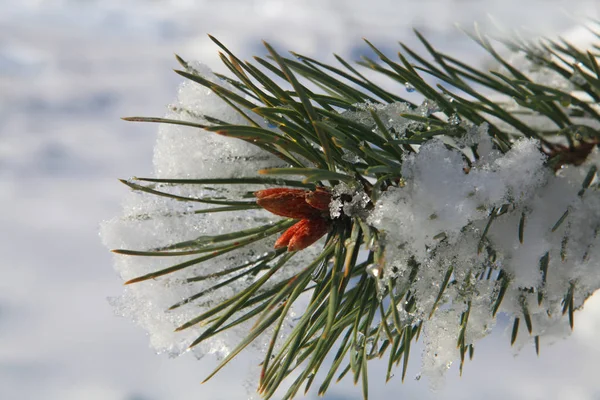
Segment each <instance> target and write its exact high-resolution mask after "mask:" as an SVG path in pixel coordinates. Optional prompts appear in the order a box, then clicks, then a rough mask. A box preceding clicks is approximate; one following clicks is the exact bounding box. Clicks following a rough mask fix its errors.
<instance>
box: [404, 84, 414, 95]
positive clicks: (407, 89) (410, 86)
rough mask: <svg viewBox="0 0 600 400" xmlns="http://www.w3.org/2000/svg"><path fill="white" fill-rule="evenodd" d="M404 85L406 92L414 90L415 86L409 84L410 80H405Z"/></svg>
mask: <svg viewBox="0 0 600 400" xmlns="http://www.w3.org/2000/svg"><path fill="white" fill-rule="evenodd" d="M404 87H405V88H406V91H407V92H408V93H412V92H414V91H415V87H414V86H413V85H411V84H410V82H406V83H405V84H404Z"/></svg>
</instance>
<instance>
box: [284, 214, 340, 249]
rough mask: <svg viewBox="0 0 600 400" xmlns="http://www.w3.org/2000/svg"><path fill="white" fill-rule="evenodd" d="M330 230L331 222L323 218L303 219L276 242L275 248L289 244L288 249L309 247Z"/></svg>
mask: <svg viewBox="0 0 600 400" xmlns="http://www.w3.org/2000/svg"><path fill="white" fill-rule="evenodd" d="M328 230H329V223H328V222H327V221H326V220H324V219H323V218H315V219H303V220H301V221H300V222H297V223H296V224H294V225H292V226H291V227H290V228H288V230H287V231H285V232H284V233H283V235H281V237H280V238H279V239H277V241H276V242H275V246H274V247H275V248H276V249H279V248H281V247H285V246H287V248H288V251H298V250H302V249H305V248H307V247H308V246H310V245H311V244H313V243H314V242H316V241H317V240H319V239H320V238H321V237H322V236H323V235H324V234H326V233H327V231H328Z"/></svg>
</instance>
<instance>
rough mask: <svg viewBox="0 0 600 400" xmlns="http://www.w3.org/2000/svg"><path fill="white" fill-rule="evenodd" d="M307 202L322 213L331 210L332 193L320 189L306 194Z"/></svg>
mask: <svg viewBox="0 0 600 400" xmlns="http://www.w3.org/2000/svg"><path fill="white" fill-rule="evenodd" d="M306 202H307V203H308V204H310V205H311V206H312V207H314V208H316V209H319V210H321V211H325V210H329V203H330V202H331V193H329V192H328V191H327V190H325V189H323V188H320V187H318V188H317V190H315V191H312V192H308V193H307V194H306Z"/></svg>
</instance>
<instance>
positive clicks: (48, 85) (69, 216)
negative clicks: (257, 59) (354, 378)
mask: <svg viewBox="0 0 600 400" xmlns="http://www.w3.org/2000/svg"><path fill="white" fill-rule="evenodd" d="M488 14H489V15H492V16H493V17H494V18H495V19H497V20H498V21H501V22H502V23H503V24H505V25H507V26H508V27H512V28H520V29H523V32H524V33H525V35H530V36H535V35H539V34H543V35H551V36H552V35H558V34H562V35H565V36H567V37H570V38H575V39H577V38H578V37H579V33H581V32H582V31H581V30H577V26H578V20H577V19H575V18H574V17H593V18H600V2H597V1H574V0H571V1H558V0H556V1H552V0H546V1H532V0H520V1H514V0H510V1H509V0H507V1H491V0H490V1H475V0H454V1H450V0H448V1H442V0H439V1H425V0H411V1H392V0H370V1H365V0H362V1H361V0H346V1H342V0H339V1H336V0H295V1H285V0H245V1H240V0H221V1H201V0H197V1H193V0H147V1H144V0H121V1H119V0H105V1H94V0H0V201H1V202H0V204H1V205H2V207H1V208H0V254H1V255H2V262H1V264H0V265H1V266H0V268H1V277H0V399H1V400H30V399H31V400H33V399H35V400H38V399H43V400H71V399H73V400H75V399H77V400H79V399H82V400H95V399H98V400H163V399H164V400H166V399H169V400H188V399H205V400H221V399H222V400H225V399H235V400H237V399H246V398H247V397H248V396H247V394H246V388H245V387H244V384H243V378H244V377H245V376H246V374H247V370H248V368H249V367H250V366H248V365H246V364H244V362H243V360H241V361H240V362H237V363H234V366H232V367H230V368H228V369H225V370H224V371H223V372H222V373H221V374H219V375H217V377H216V378H214V379H213V380H212V381H210V382H209V383H207V384H204V385H200V381H201V380H202V379H203V378H204V377H205V376H206V375H207V373H208V372H210V370H211V368H212V367H214V365H215V360H213V359H210V358H209V357H205V358H204V359H202V360H201V361H197V360H195V359H194V358H193V357H191V356H190V357H186V356H184V357H181V358H178V359H174V360H171V359H168V358H167V357H164V356H157V355H155V354H153V352H152V351H151V350H150V349H149V348H148V343H147V340H146V338H145V336H144V332H143V331H142V330H141V329H140V328H138V327H136V326H135V325H134V324H133V323H131V322H130V321H127V320H125V319H122V318H117V317H115V316H114V315H113V312H112V310H111V308H110V306H109V305H108V303H107V301H106V297H107V296H115V295H118V294H120V292H121V290H122V289H121V282H120V280H119V278H118V277H117V275H116V273H115V272H114V271H113V269H112V256H111V255H110V254H109V253H108V252H107V250H106V249H105V248H104V247H103V246H102V245H101V242H100V240H99V238H98V224H99V222H100V221H101V220H105V219H108V218H111V217H113V216H115V215H117V214H119V213H120V202H121V199H122V198H123V197H124V194H125V193H126V191H127V188H126V187H124V186H122V185H120V184H119V183H118V182H117V180H116V179H117V178H119V177H129V176H132V175H136V174H137V175H148V174H149V173H150V172H151V171H152V165H151V163H152V147H153V144H154V137H155V132H156V128H157V127H156V126H152V125H145V124H131V123H125V122H123V121H121V120H119V117H121V116H129V115H148V116H160V115H162V114H163V113H164V107H165V105H167V104H168V103H169V102H171V101H172V100H173V99H174V98H175V94H176V85H177V83H178V82H179V81H180V78H179V77H178V76H177V75H175V74H174V73H172V72H171V69H172V68H174V67H177V64H176V62H175V60H174V58H173V56H172V55H173V53H174V52H176V53H178V54H181V55H182V56H184V57H185V58H187V59H198V60H201V61H203V62H204V63H206V64H208V65H209V66H211V67H212V68H213V69H215V70H222V68H221V67H220V65H219V62H218V58H217V53H216V47H215V46H214V45H213V44H212V43H211V42H210V41H209V40H208V38H207V37H206V33H211V34H213V35H215V36H216V37H217V38H219V39H220V40H221V41H222V42H223V43H225V44H226V45H227V46H228V47H229V48H230V49H231V50H232V51H234V52H235V53H236V54H237V55H239V56H240V57H241V58H249V57H250V56H251V55H253V54H260V55H263V54H264V50H263V49H262V47H261V45H260V40H261V39H265V40H267V41H270V42H271V43H272V44H274V45H276V46H277V48H278V49H280V50H282V51H283V50H286V49H290V50H294V51H297V52H299V53H303V54H306V55H308V56H312V57H315V58H319V59H324V60H328V61H331V59H332V57H331V55H330V53H332V52H336V53H338V54H340V55H342V56H344V57H346V58H349V59H356V58H358V56H360V54H362V53H363V52H364V51H365V46H364V45H363V44H362V42H361V37H367V38H369V39H370V40H372V41H373V42H374V43H375V44H376V45H378V46H380V47H381V48H384V49H387V50H388V51H390V52H392V51H394V50H395V49H396V48H397V45H396V41H397V40H401V41H403V42H405V43H407V44H409V45H415V44H416V40H415V38H414V36H413V35H412V33H411V29H412V28H413V27H416V28H419V29H420V30H421V31H422V32H423V33H425V34H426V36H427V37H428V38H429V39H430V40H431V41H432V42H433V44H434V45H436V46H437V47H438V48H440V49H443V50H444V51H445V52H447V53H453V54H454V55H457V56H459V57H462V58H463V59H466V60H468V61H469V62H472V63H474V64H478V63H479V64H481V63H483V62H484V59H483V58H482V57H481V52H480V51H479V50H478V49H477V47H476V45H475V44H473V43H472V42H471V41H470V40H469V39H468V38H466V37H465V36H464V35H463V34H462V33H461V32H460V31H458V30H456V29H455V28H454V25H453V24H454V23H455V22H458V23H460V24H461V25H463V26H465V27H470V26H472V23H473V22H474V21H479V22H480V24H481V25H484V26H485V25H486V24H488V23H489V22H488V21H489V19H488V17H487V15H488ZM392 54H393V53H392ZM401 89H402V88H400V87H399V88H398V90H401ZM599 297H600V296H598V295H597V296H595V298H592V299H591V300H590V301H589V302H588V304H586V308H585V310H584V311H580V312H577V314H576V317H575V328H576V329H575V332H574V333H573V335H572V336H571V337H570V338H569V339H567V340H564V341H561V342H559V343H556V344H554V345H553V346H550V347H543V348H542V349H541V355H540V357H539V358H537V357H536V356H535V352H534V349H533V348H524V349H523V350H522V351H521V352H520V354H519V355H518V356H516V357H515V356H514V352H513V349H511V348H510V345H509V339H508V335H507V333H506V332H503V329H502V325H504V326H505V325H506V321H502V320H500V321H499V325H500V326H498V327H497V329H496V331H495V333H494V334H492V335H491V336H490V337H488V338H487V339H485V340H484V341H483V342H482V344H481V345H479V346H478V348H477V350H476V353H475V358H474V360H473V361H472V362H469V363H467V364H466V365H465V371H464V376H463V377H462V378H459V377H458V371H457V368H456V366H453V367H452V368H451V369H450V371H449V373H448V375H447V384H446V387H445V388H444V389H443V390H442V391H439V392H437V393H433V392H430V391H429V389H428V385H427V382H426V381H425V379H423V380H419V381H417V380H415V379H412V378H413V377H415V375H416V374H417V372H418V369H419V355H418V352H417V351H415V352H414V353H413V359H412V361H411V363H410V367H409V371H408V375H407V376H408V377H409V379H407V382H406V383H404V384H401V383H400V381H399V379H392V381H391V382H390V383H388V384H387V385H385V384H384V383H383V380H384V374H383V373H378V370H383V369H384V368H385V366H384V363H379V364H377V363H374V364H373V365H372V367H371V368H370V378H371V383H370V389H371V394H372V398H374V399H382V398H388V397H394V398H402V399H437V398H440V399H442V398H443V399H481V398H486V399H488V400H492V399H507V398H508V399H570V400H592V399H600V380H599V379H598V376H597V371H598V359H600V335H599V334H598V332H600V298H599ZM498 328H500V329H498ZM415 350H416V349H415ZM359 392H360V391H359V390H358V389H357V388H354V387H353V385H352V384H351V383H350V381H344V382H343V383H341V384H338V385H335V386H332V388H331V389H330V391H329V394H328V395H327V396H326V399H329V400H333V399H338V400H340V399H359V398H360V393H359ZM312 396H313V397H309V398H316V395H314V394H313V395H312Z"/></svg>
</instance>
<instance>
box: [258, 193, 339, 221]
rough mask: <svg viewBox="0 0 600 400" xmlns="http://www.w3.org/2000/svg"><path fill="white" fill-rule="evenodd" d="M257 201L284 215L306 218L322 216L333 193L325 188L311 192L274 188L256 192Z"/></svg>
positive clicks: (276, 213) (262, 205) (277, 213)
mask: <svg viewBox="0 0 600 400" xmlns="http://www.w3.org/2000/svg"><path fill="white" fill-rule="evenodd" d="M254 195H255V196H256V198H257V199H258V200H257V201H256V203H257V204H258V205H259V206H261V207H262V208H264V209H265V210H267V211H270V212H272V213H273V214H275V215H280V216H282V217H288V218H295V219H305V218H318V217H321V211H323V210H326V209H327V208H328V207H329V201H330V200H331V195H330V194H329V192H327V191H326V190H325V189H317V190H316V191H313V192H309V191H307V190H302V189H288V188H274V189H265V190H259V191H258V192H254Z"/></svg>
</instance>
